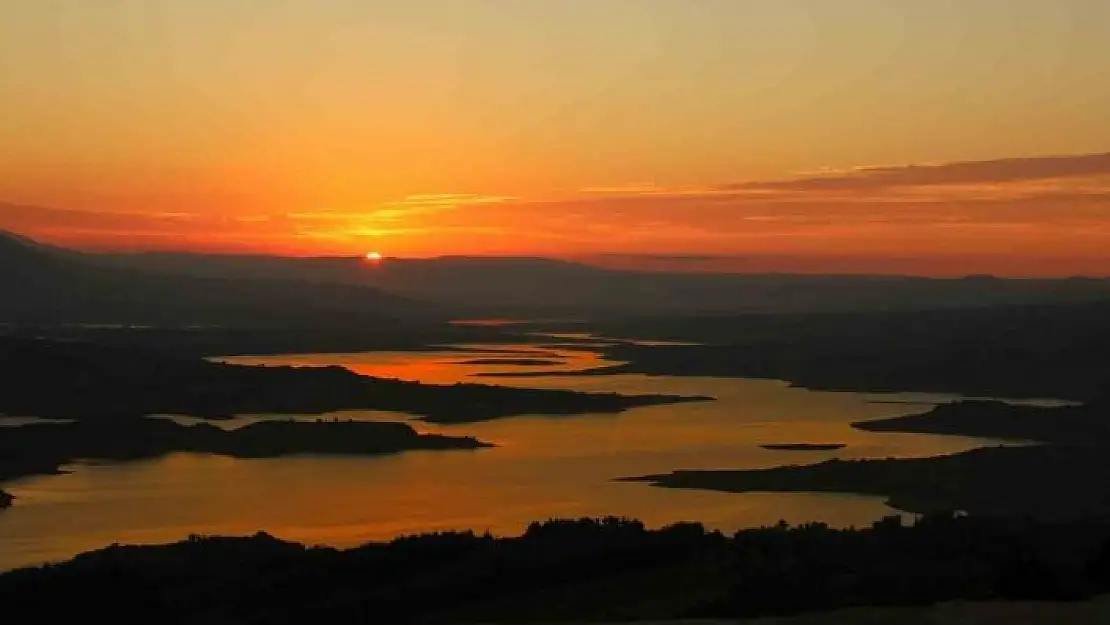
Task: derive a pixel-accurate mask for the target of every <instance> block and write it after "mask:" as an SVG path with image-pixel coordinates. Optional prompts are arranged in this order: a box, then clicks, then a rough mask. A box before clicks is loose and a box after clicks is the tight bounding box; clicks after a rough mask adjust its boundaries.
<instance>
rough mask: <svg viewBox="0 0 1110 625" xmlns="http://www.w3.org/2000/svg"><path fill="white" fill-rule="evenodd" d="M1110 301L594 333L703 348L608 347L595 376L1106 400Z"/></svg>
mask: <svg viewBox="0 0 1110 625" xmlns="http://www.w3.org/2000/svg"><path fill="white" fill-rule="evenodd" d="M1107 319H1110V301H1099V302H1086V303H1077V304H1058V305H1037V306H1032V305H1030V306H1025V305H1023V306H995V307H981V308H974V309H961V310H925V311H918V312H867V313H859V314H811V315H740V316H737V315H731V316H721V317H691V318H687V319H670V320H662V319H657V320H644V321H640V322H613V323H597V324H594V325H593V326H591V328H590V329H591V330H593V331H595V332H597V333H599V334H605V335H612V336H631V337H636V338H653V339H665V340H678V341H690V342H696V343H703V345H698V346H637V345H629V344H620V345H614V346H612V347H609V348H606V349H605V350H604V353H605V356H606V358H608V359H610V360H616V361H624V362H627V363H628V364H625V365H618V366H615V367H608V368H604V369H598V370H594V371H592V372H590V373H592V374H595V375H596V374H614V373H642V374H648V375H670V376H715V377H753V378H769V379H779V380H786V381H789V382H791V383H793V384H796V385H798V386H804V387H807V388H814V389H826V390H851V391H875V392H886V391H889V392H902V391H914V392H938V393H959V394H963V395H971V396H979V397H1007V398H1016V397H1025V398H1055V399H1070V400H1077V401H1090V400H1094V399H1098V398H1100V397H1104V396H1105V395H1106V394H1107V392H1106V389H1107V388H1108V387H1107V382H1108V381H1110V359H1108V358H1106V354H1108V353H1110V323H1108V322H1107Z"/></svg>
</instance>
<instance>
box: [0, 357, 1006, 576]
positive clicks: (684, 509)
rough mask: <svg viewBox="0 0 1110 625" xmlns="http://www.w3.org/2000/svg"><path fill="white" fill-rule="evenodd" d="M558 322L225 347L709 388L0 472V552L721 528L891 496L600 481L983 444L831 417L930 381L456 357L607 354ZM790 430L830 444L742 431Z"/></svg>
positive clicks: (867, 517) (867, 410)
mask: <svg viewBox="0 0 1110 625" xmlns="http://www.w3.org/2000/svg"><path fill="white" fill-rule="evenodd" d="M565 338H567V339H575V340H578V342H577V343H575V344H574V345H568V346H566V348H565V349H564V348H559V347H558V346H557V345H554V346H553V345H551V344H545V345H543V346H542V347H539V346H534V345H510V346H506V345H497V346H466V348H467V350H468V351H467V352H466V353H463V352H460V351H458V350H457V349H454V348H452V349H446V348H445V349H444V350H443V351H427V352H412V351H405V352H374V353H360V354H300V355H290V356H267V357H237V358H227V359H225V360H227V361H229V362H239V363H250V364H265V365H303V366H309V365H342V366H345V367H348V368H350V369H352V370H354V371H357V372H359V373H364V374H368V375H377V376H383V377H395V378H402V379H408V380H418V381H422V382H428V383H437V384H450V383H455V382H464V381H466V382H485V383H496V384H505V385H513V386H522V387H543V388H567V389H575V390H582V391H617V392H622V393H675V394H689V395H711V396H714V397H717V398H718V401H715V402H706V403H693V404H681V405H674V406H653V407H647V408H639V409H635V410H631V411H629V412H626V413H622V414H618V415H610V414H603V415H582V416H575V417H543V416H530V417H517V418H510V419H501V420H496V421H490V422H485V423H475V424H464V425H452V426H435V425H430V424H425V423H422V422H419V421H414V424H415V425H416V427H417V428H418V429H420V430H423V431H431V432H444V433H451V434H471V435H475V436H477V437H479V438H481V439H483V440H487V441H491V442H494V443H496V444H497V445H498V447H496V448H493V449H484V450H475V451H436V452H426V451H421V452H406V453H403V454H398V455H391V456H384V457H376V458H352V457H318V456H316V457H312V456H301V457H294V458H281V459H266V460H237V459H231V458H223V457H216V456H208V455H198V454H173V455H170V456H166V457H164V458H160V459H157V460H150V461H141V462H131V463H124V464H81V465H77V466H73V467H69V468H70V469H71V470H72V472H71V473H69V474H66V475H60V476H40V477H30V478H26V479H22V480H18V481H14V482H9V483H8V484H6V485H4V488H5V489H6V490H8V491H10V492H12V493H13V494H15V495H16V496H17V497H18V498H19V499H18V501H17V503H16V506H15V507H13V508H11V509H9V510H7V511H5V512H3V513H0V545H2V547H3V548H2V549H0V569H5V568H11V567H15V566H21V565H26V564H32V563H39V562H43V561H51V560H58V559H63V558H68V557H71V556H72V555H74V554H75V553H77V552H80V551H84V550H88V549H93V548H98V547H102V546H104V545H107V544H110V543H115V542H119V543H149V542H166V541H173V540H179V539H181V538H183V537H185V536H186V535H188V534H190V533H196V534H246V533H253V532H255V531H257V530H260V529H262V530H266V531H268V532H271V533H273V534H275V535H277V536H279V537H282V538H287V539H291V540H297V541H303V542H307V543H312V544H331V545H339V546H348V545H354V544H358V543H362V542H365V541H368V540H376V539H386V538H390V537H393V536H396V535H398V534H402V533H413V532H422V531H431V530H446V529H465V528H472V529H475V530H478V531H482V530H486V529H489V530H491V531H493V532H496V533H517V532H519V531H521V530H522V529H523V528H524V526H525V525H526V524H527V523H528V522H529V521H532V520H536V519H544V518H547V517H552V516H583V515H605V514H616V515H626V516H633V517H638V518H641V519H643V520H644V521H646V522H647V523H648V524H650V525H662V524H666V523H671V522H675V521H680V520H697V521H702V522H704V523H706V524H707V525H709V526H712V527H717V528H721V529H725V530H728V531H732V530H735V529H737V528H740V527H746V526H754V525H761V524H769V523H774V522H777V521H778V520H780V519H785V520H787V521H790V522H804V521H812V520H822V521H826V522H829V523H832V524H836V525H860V524H866V523H869V522H871V521H872V520H874V519H876V518H878V517H880V516H882V515H885V514H890V513H892V511H891V510H890V509H889V508H887V507H886V506H885V505H884V504H883V502H882V501H881V500H879V499H876V498H871V497H860V496H849V495H828V494H777V493H766V494H742V495H737V494H728V493H717V492H708V491H690V490H668V489H659V488H653V487H651V486H648V485H646V484H642V483H622V482H614V481H612V480H613V478H616V477H621V476H631V475H641V474H647V473H662V472H667V471H671V470H673V469H680V468H689V469H710V468H745V467H769V466H777V465H782V464H791V463H810V462H818V461H821V460H825V459H828V458H832V457H840V458H863V457H911V456H929V455H936V454H943V453H953V452H958V451H963V450H966V449H970V448H973V447H977V446H982V445H984V444H996V443H997V442H996V441H984V440H981V439H971V438H963V437H952V436H934V435H918V434H891V433H878V432H862V431H858V430H854V429H852V428H851V427H849V425H848V424H849V423H850V422H852V421H855V420H860V419H868V418H879V417H889V416H895V415H901V414H908V413H913V412H920V411H922V410H923V409H924V408H923V407H922V405H921V403H917V402H923V403H929V402H935V401H938V400H943V399H948V398H946V397H939V396H936V395H920V394H885V395H876V394H865V393H834V392H816V391H809V390H806V389H801V388H794V387H791V386H789V385H787V384H785V383H782V382H776V381H769V380H746V379H731V378H728V379H726V378H671V377H647V376H642V375H618V376H551V377H539V378H476V377H474V376H475V375H477V374H479V373H513V372H518V371H529V372H534V371H543V370H545V367H542V366H534V365H529V366H512V365H502V366H488V365H487V366H483V365H462V364H459V362H460V361H461V360H466V359H467V358H472V357H475V355H481V354H488V355H489V356H490V357H504V355H505V354H504V352H506V351H510V352H512V353H514V354H521V355H522V357H523V356H525V355H527V356H535V357H540V356H538V354H540V353H543V354H545V355H544V356H542V357H543V358H550V357H551V356H550V355H551V354H554V356H555V358H556V359H558V360H560V361H561V362H559V363H558V364H557V365H551V366H549V367H546V370H550V371H566V370H568V369H584V368H590V367H596V366H602V365H607V364H613V363H609V362H607V361H605V360H603V359H602V358H601V357H600V356H599V355H598V354H596V353H593V352H590V351H586V350H584V349H583V346H582V343H583V341H582V340H581V339H583V338H584V337H581V336H573V337H571V336H567V337H565ZM550 340H557V339H556V338H554V337H551V339H550ZM485 350H490V351H488V352H487V351H485ZM460 355H462V356H463V357H462V358H460ZM830 366H833V365H832V364H830ZM883 402H888V403H883ZM889 402H896V403H889ZM901 402H905V403H901ZM926 407H927V406H926ZM265 418H288V417H279V416H275V415H244V416H242V417H239V418H237V419H235V420H232V421H228V422H219V423H217V424H218V425H220V426H221V427H238V426H240V425H242V424H245V423H248V422H250V421H253V420H258V419H265ZM298 418H308V419H314V418H318V417H316V416H313V417H298ZM324 418H342V419H347V418H352V419H366V420H403V419H410V417H407V416H405V415H398V414H392V413H384V412H377V411H348V412H342V413H335V414H331V415H326V416H325V417H324ZM799 442H804V443H843V444H846V445H847V447H846V448H845V449H842V450H839V451H828V452H792V451H773V450H766V449H762V448H760V445H762V444H768V443H799Z"/></svg>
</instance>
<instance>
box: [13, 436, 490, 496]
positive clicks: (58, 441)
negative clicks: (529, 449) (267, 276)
mask: <svg viewBox="0 0 1110 625" xmlns="http://www.w3.org/2000/svg"><path fill="white" fill-rule="evenodd" d="M0 434H2V435H0V481H3V480H10V479H14V478H18V477H23V476H26V475H36V474H50V473H56V472H58V471H59V470H60V468H61V466H62V465H65V464H69V463H72V462H74V461H76V460H100V461H103V460H110V461H119V462H123V461H128V460H141V459H147V458H156V457H159V456H162V455H165V454H168V453H172V452H196V453H208V454H217V455H222V456H231V457H236V458H276V457H280V456H288V455H294V454H333V455H334V454H345V455H346V454H350V455H377V454H388V453H396V452H401V451H408V450H417V449H478V448H481V447H489V446H490V445H489V444H488V443H483V442H481V441H479V440H477V439H474V438H471V437H457V436H441V435H438V434H419V433H417V431H416V430H414V429H413V428H412V426H410V425H408V424H405V423H386V422H357V421H318V422H315V423H312V422H297V421H260V422H257V423H252V424H250V425H246V426H243V427H240V428H237V429H234V430H223V429H220V428H218V427H215V426H213V425H210V424H207V423H200V424H197V425H180V424H177V423H174V422H173V421H169V420H163V419H118V420H113V421H108V422H104V423H97V422H92V421H78V422H75V423H44V424H35V425H24V426H21V427H17V428H5V430H4V431H3V432H2V433H0ZM11 503H12V500H11V499H10V496H9V498H8V499H6V500H5V499H4V498H3V497H0V504H7V505H10V504H11ZM0 507H2V506H0Z"/></svg>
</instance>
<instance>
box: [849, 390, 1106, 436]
mask: <svg viewBox="0 0 1110 625" xmlns="http://www.w3.org/2000/svg"><path fill="white" fill-rule="evenodd" d="M852 426H853V427H856V428H859V429H861V430H868V431H870V432H912V433H918V434H953V435H960V436H975V437H979V438H1000V439H1019V440H1032V441H1041V442H1045V443H1060V444H1073V445H1110V406H1108V405H1107V404H1106V403H1104V402H1099V403H1093V404H1086V405H1082V406H1061V407H1054V408H1047V407H1039V406H1016V405H1013V404H1007V403H1004V402H1000V401H960V402H953V403H948V404H941V405H938V406H936V407H935V408H933V409H932V410H930V411H929V412H926V413H924V414H916V415H907V416H903V417H893V418H890V419H878V420H873V421H860V422H857V423H853V424H852Z"/></svg>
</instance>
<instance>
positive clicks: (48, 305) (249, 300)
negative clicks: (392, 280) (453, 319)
mask: <svg viewBox="0 0 1110 625" xmlns="http://www.w3.org/2000/svg"><path fill="white" fill-rule="evenodd" d="M115 265H117V266H113V264H112V263H104V262H103V259H102V258H100V257H97V256H92V255H85V254H81V253H77V252H73V251H69V250H62V249H60V248H54V247H50V246H46V245H41V244H39V243H37V242H35V241H33V240H30V239H28V238H26V237H22V236H19V235H16V234H12V233H7V232H0V322H9V323H10V322H16V323H78V324H133V325H250V326H255V327H257V326H282V325H319V324H326V323H355V324H376V323H377V324H384V323H403V322H407V321H417V320H424V319H432V318H436V317H437V315H436V313H434V312H433V309H432V308H430V307H428V306H425V305H422V304H418V303H416V302H413V301H411V300H408V299H406V298H403V297H399V296H396V295H389V294H386V293H383V292H381V291H380V290H378V289H374V288H371V287H369V286H365V285H362V286H356V285H350V284H336V283H334V282H329V281H317V282H311V281H305V280H301V279H297V277H296V276H284V275H282V273H281V272H280V271H274V272H270V273H269V275H267V276H265V277H261V276H260V277H258V278H255V279H241V278H236V277H235V276H233V275H229V276H221V275H219V274H213V275H211V276H208V277H202V276H196V275H187V274H170V273H166V272H165V271H148V270H146V269H145V268H144V267H143V265H142V263H126V265H127V266H118V265H119V264H115Z"/></svg>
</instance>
